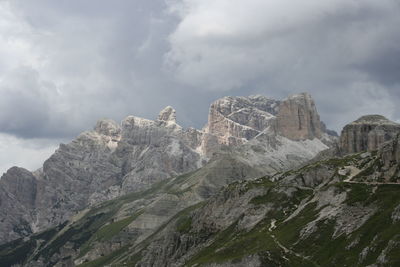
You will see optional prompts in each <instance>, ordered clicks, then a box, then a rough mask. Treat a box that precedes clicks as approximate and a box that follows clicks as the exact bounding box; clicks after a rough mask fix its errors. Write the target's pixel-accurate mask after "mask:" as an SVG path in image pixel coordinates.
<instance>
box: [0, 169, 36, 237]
mask: <svg viewBox="0 0 400 267" xmlns="http://www.w3.org/2000/svg"><path fill="white" fill-rule="evenodd" d="M37 187H38V181H37V178H36V177H35V176H33V175H32V173H30V172H29V171H28V170H25V169H23V168H17V167H13V168H11V169H9V170H8V171H7V172H6V173H5V174H4V175H3V177H2V178H1V180H0V206H1V215H0V217H1V220H0V240H12V239H16V238H19V237H20V236H21V235H29V234H31V233H32V232H33V231H32V229H31V227H30V225H29V222H30V221H32V220H33V218H34V216H33V214H32V212H31V211H32V208H33V207H34V205H35V200H36V192H37Z"/></svg>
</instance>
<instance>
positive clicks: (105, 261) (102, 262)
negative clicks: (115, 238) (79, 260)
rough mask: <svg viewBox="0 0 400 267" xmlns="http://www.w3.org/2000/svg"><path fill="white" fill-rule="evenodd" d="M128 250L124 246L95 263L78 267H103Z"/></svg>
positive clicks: (91, 262) (86, 263)
mask: <svg viewBox="0 0 400 267" xmlns="http://www.w3.org/2000/svg"><path fill="white" fill-rule="evenodd" d="M127 250H128V246H124V247H122V248H120V249H118V250H115V251H113V252H112V253H110V254H108V255H106V256H103V257H100V258H98V259H96V260H94V261H90V262H85V263H83V264H80V265H78V266H79V267H101V266H104V265H106V264H110V263H111V262H112V261H113V260H114V259H115V258H117V257H119V256H120V255H122V254H123V253H125V252H126V251H127Z"/></svg>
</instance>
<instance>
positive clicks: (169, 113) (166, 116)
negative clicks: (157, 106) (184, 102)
mask: <svg viewBox="0 0 400 267" xmlns="http://www.w3.org/2000/svg"><path fill="white" fill-rule="evenodd" d="M158 120H160V121H165V122H173V123H176V110H175V109H174V108H173V107H171V106H167V107H165V108H164V109H163V110H161V111H160V114H159V115H158Z"/></svg>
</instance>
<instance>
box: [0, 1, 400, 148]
mask: <svg viewBox="0 0 400 267" xmlns="http://www.w3.org/2000/svg"><path fill="white" fill-rule="evenodd" d="M399 12H400V6H399V4H398V2H397V1H395V0H382V1H375V0H351V1H349V0H335V1H331V0H308V1H302V2H293V1H289V0H280V1H264V0H249V1H246V2H243V1H240V0H155V1H145V0H140V1H128V0H120V1H106V0H88V1H71V0H60V1H52V0H38V1H23V0H14V1H1V2H0V58H1V60H0V95H1V98H0V107H1V110H0V132H3V133H6V134H9V135H14V136H17V137H18V138H25V139H26V138H28V139H29V138H42V139H53V140H54V141H53V143H52V144H51V145H54V143H56V142H59V140H60V139H64V138H66V139H69V138H72V137H73V136H74V135H76V134H78V133H79V132H80V131H82V130H85V129H88V128H90V127H91V126H92V125H93V124H94V123H95V121H96V120H97V119H99V118H102V117H110V118H113V119H116V120H120V119H122V118H123V117H125V116H126V115H128V114H134V115H138V116H143V117H148V118H154V117H156V115H157V113H158V111H159V110H161V109H162V108H163V107H164V106H166V105H173V106H174V107H175V108H176V109H177V111H178V120H179V121H180V122H181V123H182V124H183V125H185V126H195V127H201V126H202V125H203V124H204V123H205V122H206V119H207V110H208V106H209V104H210V103H211V101H213V100H214V99H216V98H218V97H221V96H224V95H249V94H255V93H261V94H264V95H268V96H271V97H276V98H282V97H285V96H287V95H288V94H291V93H296V92H299V91H309V92H310V93H312V95H313V96H314V98H315V99H316V101H317V106H318V108H319V110H320V113H321V117H322V119H323V120H324V121H325V122H326V123H327V125H328V126H329V127H331V128H334V129H335V130H340V129H341V127H342V126H343V125H344V124H345V123H347V122H349V121H352V120H354V119H356V118H357V117H358V116H360V115H362V114H365V113H380V114H384V115H386V116H388V117H390V118H391V119H395V120H400V108H399V107H398V105H396V103H397V102H398V101H399V100H400V82H399V77H400V65H399V62H400V51H399V46H398V43H399V41H400V30H399V27H398V26H399V25H400V18H399V16H398V14H399ZM35 140H36V139H35ZM35 142H37V141H35ZM44 143H45V144H50V143H51V142H50V143H48V142H44ZM43 146H45V145H43Z"/></svg>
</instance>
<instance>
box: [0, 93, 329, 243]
mask: <svg viewBox="0 0 400 267" xmlns="http://www.w3.org/2000/svg"><path fill="white" fill-rule="evenodd" d="M334 140H335V137H333V136H330V135H328V134H327V133H326V130H325V129H324V128H323V124H322V123H321V121H320V119H319V115H318V113H317V110H316V107H315V103H314V101H313V100H312V98H311V96H310V95H309V94H307V93H302V94H298V95H293V96H290V97H288V98H287V99H284V100H279V101H278V100H273V99H270V98H267V97H264V96H250V97H224V98H222V99H219V100H217V101H215V102H214V103H213V104H211V106H210V112H209V119H208V123H207V125H206V126H205V127H204V129H203V130H197V129H193V128H188V129H184V128H182V127H181V126H179V125H178V124H177V122H176V112H175V110H174V109H173V108H172V107H166V108H165V109H163V110H162V111H161V112H160V114H159V116H158V118H157V119H156V120H148V119H143V118H139V117H136V116H128V117H127V118H125V119H124V120H123V121H122V122H121V123H120V124H118V123H116V122H114V121H112V120H108V119H104V120H100V121H98V122H97V124H96V126H95V127H94V130H92V131H87V132H84V133H82V134H80V135H79V136H78V137H77V138H76V139H75V140H73V141H72V142H71V143H69V144H66V145H65V144H61V145H60V147H59V148H58V149H57V151H56V152H55V153H54V154H53V155H52V156H51V157H50V158H49V159H48V160H46V161H45V162H44V164H43V168H41V169H40V170H38V171H36V172H33V173H30V172H29V171H27V170H25V169H22V168H12V169H10V170H9V171H8V172H7V173H5V174H4V176H3V178H2V179H1V180H0V201H1V202H0V208H1V209H2V210H7V212H5V213H2V214H1V215H0V243H3V242H6V241H9V240H13V239H16V238H19V237H22V236H27V235H29V234H31V233H33V232H36V231H39V230H43V229H45V228H47V227H49V226H52V225H56V224H58V223H61V222H63V221H66V220H67V219H68V218H70V217H71V216H72V215H74V214H75V213H76V212H78V211H80V210H82V209H84V208H86V207H88V206H91V205H94V204H97V203H100V202H102V201H105V200H109V199H113V198H115V197H117V196H121V195H124V194H126V193H129V192H134V191H139V190H143V189H146V188H148V187H149V186H150V185H151V184H153V183H155V182H159V181H161V180H164V179H167V178H170V177H173V176H176V175H180V174H183V173H187V172H190V171H194V170H196V169H198V168H200V167H202V166H204V164H205V163H206V162H208V161H209V160H210V158H212V157H214V154H215V153H218V152H219V151H221V149H224V147H225V148H229V147H231V148H233V147H239V146H240V147H241V148H240V149H241V150H242V152H241V153H244V152H243V151H244V150H246V152H245V153H247V154H248V156H247V158H253V160H252V162H250V161H249V164H251V165H252V166H253V167H257V168H260V170H263V171H264V172H276V171H280V170H282V169H283V168H285V169H286V168H291V167H293V166H296V165H298V164H300V163H304V162H306V161H307V160H309V159H310V158H312V157H313V156H315V154H316V153H318V152H320V151H321V150H324V149H326V148H328V147H327V145H328V146H330V145H331V143H332V142H334ZM242 146H243V147H242ZM281 146H284V147H285V149H283V150H282V149H281V150H280V149H279V148H280V147H281ZM257 148H258V152H255V151H257ZM278 150H280V151H281V152H282V153H280V154H279V153H273V151H278ZM290 155H291V156H290ZM288 156H289V159H288ZM245 158H246V157H245ZM244 160H247V159H244ZM263 160H265V161H268V164H267V165H268V166H262V165H264V164H263ZM257 165H258V166H257ZM12 188H15V190H12Z"/></svg>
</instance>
